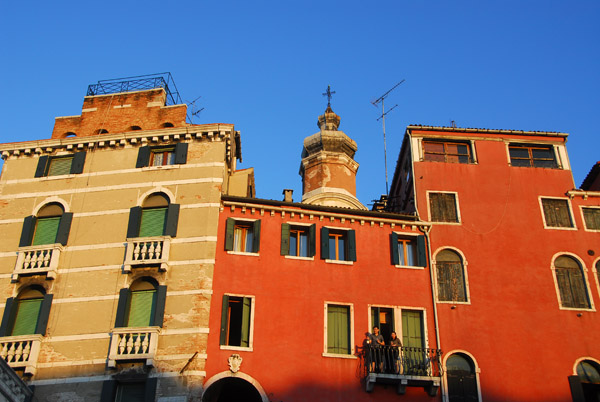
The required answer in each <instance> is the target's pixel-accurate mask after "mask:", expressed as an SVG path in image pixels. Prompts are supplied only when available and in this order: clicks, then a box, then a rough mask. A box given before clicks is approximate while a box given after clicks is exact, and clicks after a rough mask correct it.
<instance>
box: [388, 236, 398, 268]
mask: <svg viewBox="0 0 600 402" xmlns="http://www.w3.org/2000/svg"><path fill="white" fill-rule="evenodd" d="M390 259H391V261H392V265H398V264H400V256H399V255H398V234H397V233H395V232H392V233H390Z"/></svg>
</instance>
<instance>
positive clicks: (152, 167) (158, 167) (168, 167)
mask: <svg viewBox="0 0 600 402" xmlns="http://www.w3.org/2000/svg"><path fill="white" fill-rule="evenodd" d="M180 167H181V166H180V165H164V166H144V167H143V168H141V169H142V171H144V170H169V169H179V168H180Z"/></svg>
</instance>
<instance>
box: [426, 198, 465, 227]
mask: <svg viewBox="0 0 600 402" xmlns="http://www.w3.org/2000/svg"><path fill="white" fill-rule="evenodd" d="M428 197H429V216H430V220H431V221H432V222H449V223H458V222H460V219H459V213H458V202H457V198H458V196H457V194H456V193H447V192H429V193H428Z"/></svg>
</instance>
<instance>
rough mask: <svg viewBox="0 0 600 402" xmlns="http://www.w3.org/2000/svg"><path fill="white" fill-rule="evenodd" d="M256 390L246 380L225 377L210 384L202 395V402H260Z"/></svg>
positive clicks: (260, 398)
mask: <svg viewBox="0 0 600 402" xmlns="http://www.w3.org/2000/svg"><path fill="white" fill-rule="evenodd" d="M262 400H263V399H262V397H261V395H260V393H259V392H258V390H257V389H256V388H255V387H254V385H252V384H251V383H249V382H248V381H246V380H244V379H241V378H236V377H225V378H221V379H220V380H218V381H216V382H214V383H213V384H211V385H210V386H209V387H208V388H207V389H206V391H205V392H204V395H202V402H262Z"/></svg>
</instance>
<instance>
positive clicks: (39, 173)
mask: <svg viewBox="0 0 600 402" xmlns="http://www.w3.org/2000/svg"><path fill="white" fill-rule="evenodd" d="M46 165H48V155H44V156H40V159H39V160H38V164H37V168H36V169H35V176H34V177H44V176H45V175H46Z"/></svg>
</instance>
